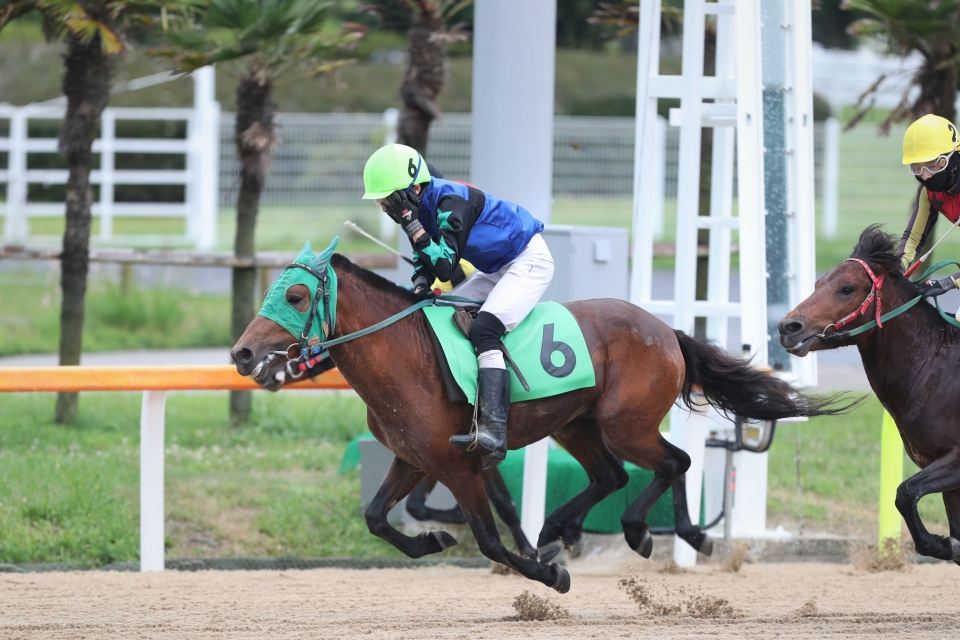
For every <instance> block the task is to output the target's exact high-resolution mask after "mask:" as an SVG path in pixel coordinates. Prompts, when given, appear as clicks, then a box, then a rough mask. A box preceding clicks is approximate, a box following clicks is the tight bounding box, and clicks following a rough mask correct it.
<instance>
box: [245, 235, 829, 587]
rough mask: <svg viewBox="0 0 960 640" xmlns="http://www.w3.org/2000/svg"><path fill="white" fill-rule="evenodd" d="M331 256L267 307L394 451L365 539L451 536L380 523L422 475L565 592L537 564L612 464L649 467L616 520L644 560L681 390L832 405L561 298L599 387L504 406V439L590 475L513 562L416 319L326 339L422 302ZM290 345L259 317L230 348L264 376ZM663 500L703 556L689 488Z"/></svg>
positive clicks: (770, 410) (686, 398)
mask: <svg viewBox="0 0 960 640" xmlns="http://www.w3.org/2000/svg"><path fill="white" fill-rule="evenodd" d="M330 252H332V248H331V249H328V251H327V252H324V253H323V254H320V256H313V257H312V259H310V260H308V262H310V265H309V266H308V267H307V269H304V265H302V264H301V265H297V264H292V265H290V267H288V269H293V271H289V273H291V274H296V273H297V269H299V270H301V271H304V270H305V271H313V273H314V274H316V275H312V276H309V281H310V283H311V286H310V287H308V286H307V285H306V284H292V285H290V286H287V285H286V284H281V285H275V286H274V287H271V292H270V293H268V296H267V299H266V300H265V302H264V308H265V309H266V308H267V305H273V306H271V307H270V308H271V309H277V308H281V307H282V305H288V307H284V308H289V309H292V310H295V312H296V313H298V314H300V316H299V317H302V318H304V321H305V322H309V323H312V322H313V319H316V320H317V322H318V323H322V325H323V327H324V328H323V329H322V330H321V332H320V333H321V335H320V339H321V340H323V341H328V342H329V350H330V354H331V356H332V357H333V359H334V361H335V362H336V364H337V367H338V368H339V369H340V372H341V373H342V374H343V377H344V378H346V380H347V381H348V382H349V383H350V385H351V386H352V387H353V388H354V390H356V392H357V394H359V396H360V397H361V398H362V399H363V401H364V402H365V403H366V404H367V407H368V411H367V422H368V426H369V428H370V431H371V432H372V433H373V435H374V436H375V437H376V438H377V440H379V441H380V442H381V443H383V444H384V445H385V446H387V447H388V448H389V449H390V450H391V451H393V453H394V454H395V456H396V457H395V458H394V460H393V463H392V464H391V466H390V469H389V470H388V471H387V475H386V477H385V478H384V479H383V484H382V485H381V487H380V489H379V491H378V492H377V494H376V496H375V497H374V499H373V501H372V502H371V503H370V505H369V506H368V508H367V510H366V513H365V518H366V521H367V526H368V528H369V530H370V532H371V533H372V534H373V535H376V536H379V537H381V538H383V539H385V540H387V541H388V542H390V543H391V544H393V545H394V546H395V547H397V548H398V549H400V550H401V551H403V552H404V553H405V554H407V555H408V556H410V557H413V558H417V557H420V556H423V555H426V554H430V553H437V552H439V551H442V550H444V549H446V548H448V547H450V546H452V545H454V544H456V540H455V539H454V538H453V537H452V536H451V535H450V534H448V533H447V532H445V531H430V532H425V533H422V534H420V535H418V536H416V537H410V536H406V535H403V534H402V533H400V532H399V531H397V530H396V529H394V528H393V527H392V526H391V525H390V524H389V523H388V522H387V514H388V513H389V511H390V509H392V508H393V507H394V505H396V503H397V502H398V501H400V500H401V499H402V498H403V497H404V496H406V495H407V494H408V493H409V492H410V491H411V490H412V489H413V488H414V487H415V486H416V485H417V483H418V482H420V480H422V479H423V478H424V477H425V475H429V476H432V477H434V478H436V479H437V480H439V481H440V482H442V483H443V484H444V485H446V486H447V487H448V488H449V489H450V491H451V492H452V493H453V495H454V497H455V498H456V500H457V503H458V504H459V505H460V507H461V509H462V510H463V513H464V516H465V517H466V519H467V522H468V524H469V525H470V528H471V530H472V531H473V534H474V536H475V537H476V540H477V544H478V545H479V548H480V550H481V552H482V553H483V554H484V555H485V556H486V557H488V558H490V559H491V560H493V561H496V562H500V563H502V564H505V565H507V566H509V567H511V568H513V569H515V570H516V571H518V572H519V573H521V574H522V575H524V576H526V577H527V578H530V579H533V580H537V581H538V582H541V583H543V584H545V585H547V586H549V587H552V588H554V589H556V590H557V591H559V592H561V593H565V592H567V591H568V590H569V588H570V576H569V574H568V573H567V571H566V570H565V569H564V568H563V567H562V566H560V565H557V564H552V563H550V564H548V563H547V562H546V560H547V559H549V558H552V557H553V556H554V555H556V553H557V552H558V551H559V549H560V546H561V540H562V537H563V535H564V533H565V531H566V530H567V528H568V527H569V526H570V525H571V524H572V523H573V522H575V521H576V520H577V519H578V518H580V517H581V516H582V515H583V514H585V513H586V512H587V511H588V510H589V509H591V508H592V507H593V506H594V505H596V504H597V503H598V502H600V501H601V500H603V499H604V498H605V497H607V496H608V495H610V494H611V493H613V492H614V491H616V490H617V489H620V488H621V487H623V486H624V485H626V483H627V481H628V479H629V476H628V474H627V472H626V471H625V470H624V468H623V465H622V464H621V463H620V460H629V461H630V462H633V463H634V464H637V465H639V466H642V467H645V468H647V469H652V470H653V472H654V479H653V481H652V482H651V483H650V485H648V486H647V487H646V489H644V490H643V492H642V493H641V494H640V495H639V496H638V497H637V499H636V501H635V502H634V503H633V504H632V505H631V506H630V507H629V508H628V509H627V510H626V513H624V515H623V517H622V518H621V522H622V525H623V531H624V537H625V538H626V540H627V543H628V544H629V545H630V547H631V548H632V549H634V550H635V551H637V552H638V553H639V554H640V555H641V556H643V557H647V558H648V557H649V556H650V552H651V550H652V536H651V533H650V529H649V527H648V526H647V524H646V523H645V522H644V520H645V518H646V516H647V513H648V512H649V510H650V508H651V507H652V506H653V504H654V502H656V500H657V499H658V498H659V497H660V496H661V495H663V493H664V492H665V491H666V490H667V489H668V488H670V486H671V485H673V483H674V482H675V481H676V480H677V479H678V478H680V477H681V475H682V474H683V473H684V472H685V471H686V470H687V468H688V467H689V465H690V458H689V456H688V455H687V454H686V453H684V452H683V451H682V450H680V449H678V448H677V447H675V446H673V445H672V444H670V443H669V442H667V441H666V440H665V439H664V438H663V436H662V435H661V434H660V430H659V427H660V422H661V420H662V419H663V417H664V416H665V415H666V414H667V412H668V411H669V409H670V407H671V406H672V405H673V403H674V401H675V400H676V399H677V397H678V396H680V399H681V400H682V401H683V402H684V403H686V404H687V406H691V403H692V402H693V400H691V394H692V393H693V390H694V385H698V386H699V387H700V388H701V389H702V392H703V395H704V398H705V399H706V400H707V402H709V403H711V404H713V405H714V406H716V407H718V408H719V409H720V410H722V411H725V412H728V413H731V414H737V415H740V416H742V417H745V418H752V419H758V420H769V419H777V418H785V417H788V416H813V415H822V414H832V413H836V412H838V411H840V410H842V408H841V409H838V408H836V407H834V406H833V404H832V403H831V400H829V399H826V400H825V399H821V398H809V397H804V396H799V395H796V394H795V391H794V390H793V389H792V388H791V387H790V386H789V385H788V384H787V383H785V382H783V381H781V380H779V379H777V378H775V377H772V376H770V375H767V374H766V373H764V372H762V371H760V370H758V369H755V368H753V367H750V366H749V365H748V363H746V362H744V361H743V360H741V359H739V358H734V357H731V356H728V355H727V354H726V353H725V352H723V351H722V350H721V349H719V348H717V347H713V346H710V345H707V344H704V343H701V342H698V341H697V340H694V339H693V338H690V337H688V336H687V335H685V334H684V333H682V332H680V331H674V330H672V329H670V328H669V327H668V326H667V325H666V324H664V323H663V322H661V321H660V320H658V319H657V318H656V317H654V316H652V315H650V314H649V313H647V312H645V311H644V310H642V309H640V308H638V307H635V306H633V305H631V304H629V303H627V302H624V301H622V300H590V301H585V302H572V303H569V304H567V305H565V306H566V307H567V308H568V309H569V310H570V312H571V313H572V314H573V316H574V317H575V318H576V320H577V322H578V324H579V326H580V329H581V331H582V332H583V335H584V338H585V340H586V344H587V346H588V348H589V351H590V355H591V360H592V363H593V366H594V370H595V373H596V386H594V387H591V388H586V389H580V390H577V391H571V392H567V393H564V394H561V395H557V396H553V397H549V398H543V399H539V400H531V401H525V402H517V403H514V404H512V405H511V409H510V417H509V421H510V430H509V443H508V446H509V448H510V449H518V448H520V447H524V446H526V445H528V444H531V443H533V442H536V441H538V440H541V439H543V438H545V437H547V436H550V435H552V436H553V437H554V438H556V440H557V441H558V442H559V443H560V444H561V445H562V446H563V447H564V448H566V449H567V451H569V452H570V454H571V455H573V457H574V458H576V460H577V461H578V462H579V463H580V464H581V465H583V468H584V470H585V471H586V473H587V476H588V477H589V480H590V482H589V484H588V486H587V487H586V488H585V489H584V490H583V491H582V492H581V493H579V494H578V495H576V496H574V497H573V498H572V499H571V500H570V501H568V502H567V503H566V504H564V505H562V506H561V507H560V508H559V509H557V510H556V511H555V512H554V513H552V514H550V515H549V516H548V517H547V519H546V521H545V523H544V525H543V529H542V530H541V532H540V537H539V540H538V548H539V549H540V557H539V559H534V558H522V557H520V556H518V555H516V554H514V553H512V552H510V551H508V550H507V549H506V548H504V546H503V545H502V544H501V542H500V537H499V534H498V532H497V527H496V523H495V522H494V519H493V516H492V514H491V512H490V505H489V503H488V501H487V496H486V494H485V492H484V486H483V482H482V480H481V468H482V465H483V460H482V459H481V457H480V455H479V453H477V452H472V453H468V452H463V451H458V450H456V449H454V448H453V447H451V446H450V445H449V443H448V440H449V438H450V436H452V435H454V434H457V433H466V432H467V431H468V430H469V428H470V424H471V416H472V407H471V406H470V405H469V404H467V403H465V402H460V403H455V402H449V401H448V400H447V399H446V392H445V386H444V382H443V378H442V373H441V370H440V366H439V364H438V362H437V359H436V356H435V354H434V350H433V345H432V343H431V341H430V337H429V334H428V329H427V324H426V322H427V321H426V319H425V317H424V315H423V314H420V313H415V314H412V315H409V316H407V317H405V318H403V319H402V320H400V321H397V322H395V323H393V324H389V325H388V326H385V327H383V328H381V329H380V330H378V331H376V332H374V333H369V334H366V332H365V335H364V336H363V337H360V338H358V339H356V340H351V341H346V342H341V343H339V344H337V345H336V346H333V341H331V338H333V336H332V335H327V330H328V328H329V331H330V333H331V334H336V335H337V336H340V338H339V339H341V340H342V339H343V338H344V337H346V336H347V334H351V333H354V332H358V331H361V330H363V329H367V328H370V327H371V326H372V325H374V324H376V323H378V322H381V321H383V320H385V319H387V318H388V317H390V316H392V315H394V314H397V313H399V312H402V311H403V310H405V309H408V308H409V307H411V306H412V305H414V304H415V303H417V302H418V299H417V297H416V296H414V295H413V294H412V293H411V292H410V291H408V290H406V289H402V288H400V287H398V286H396V285H395V284H393V283H392V282H389V281H388V280H386V279H384V278H382V277H380V276H378V275H376V274H374V273H372V272H370V271H366V270H364V269H362V268H360V267H357V266H356V265H354V264H353V263H351V262H350V261H349V260H348V259H347V258H345V257H343V256H341V255H338V254H333V255H332V257H327V256H328V255H329V253H330ZM298 260H300V259H299V258H298ZM321 274H331V276H334V277H330V276H323V275H321ZM300 277H304V276H303V274H300ZM283 278H284V276H283V275H281V280H282V279H283ZM328 279H329V280H330V281H331V283H330V284H329V285H328V283H327V280H328ZM284 282H287V281H284ZM328 286H329V289H327V287H328ZM321 302H322V304H321ZM309 330H310V329H309V326H308V327H306V328H305V330H304V337H303V342H301V344H308V343H307V342H306V335H307V332H308V331H309ZM291 343H293V344H291ZM296 343H297V340H296V338H295V337H294V336H293V334H292V333H291V332H289V331H287V330H285V329H284V328H283V327H281V326H280V324H278V323H277V322H275V321H273V320H269V319H268V318H267V317H265V316H263V315H258V316H257V317H256V318H254V320H253V321H252V322H251V323H250V325H249V326H248V327H247V330H246V331H245V332H244V334H243V335H242V336H241V337H240V340H239V341H238V342H237V344H236V345H235V346H234V348H233V350H232V351H231V355H232V356H233V359H234V361H235V362H236V365H237V371H238V372H239V373H240V374H241V375H251V374H253V376H254V378H255V379H262V378H263V377H265V376H266V375H267V372H268V371H269V367H268V366H264V365H265V364H267V363H271V362H274V361H275V360H276V358H277V357H278V356H279V357H289V356H288V355H286V354H289V349H288V348H289V347H292V346H296ZM673 498H674V507H675V518H676V527H677V533H678V535H680V536H682V537H684V539H685V540H687V541H688V542H689V543H690V544H691V545H693V546H694V548H697V549H700V550H702V551H706V550H709V546H710V545H709V540H708V539H707V538H706V536H705V535H704V534H703V532H702V531H700V530H699V529H698V528H697V527H695V526H694V525H693V524H692V523H691V522H690V518H689V514H688V510H687V503H686V496H685V492H684V491H682V490H675V491H674V492H673Z"/></svg>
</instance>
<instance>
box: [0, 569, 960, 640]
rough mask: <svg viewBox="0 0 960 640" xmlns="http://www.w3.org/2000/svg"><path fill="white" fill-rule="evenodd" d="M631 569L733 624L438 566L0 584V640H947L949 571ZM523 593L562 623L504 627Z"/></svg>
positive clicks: (34, 577)
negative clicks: (893, 638) (541, 600)
mask: <svg viewBox="0 0 960 640" xmlns="http://www.w3.org/2000/svg"><path fill="white" fill-rule="evenodd" d="M638 568H640V573H639V574H630V575H639V578H640V579H642V580H643V582H641V584H642V585H643V586H644V588H645V589H646V590H647V593H648V594H649V595H651V596H652V597H653V599H654V601H655V602H656V603H659V604H660V605H665V606H666V607H667V608H669V607H670V606H672V605H677V604H680V603H684V602H692V601H693V600H696V597H697V596H701V597H700V598H699V600H697V602H700V603H701V605H702V604H703V603H705V602H706V603H708V604H710V603H713V604H716V603H715V601H713V598H717V597H722V598H726V599H727V600H729V603H730V605H731V606H732V607H733V609H734V611H733V612H730V611H729V610H728V611H727V612H726V614H724V612H723V611H722V610H721V609H722V608H717V607H712V606H706V607H704V606H700V607H699V608H696V609H695V612H696V613H700V614H702V615H706V616H708V617H703V618H696V617H693V616H692V615H691V614H690V613H689V610H687V609H685V610H684V611H683V612H681V613H673V614H669V613H668V614H664V613H662V608H661V613H659V614H657V613H653V612H651V611H650V607H649V606H648V607H647V612H646V613H640V610H639V606H638V605H637V604H636V603H635V602H634V601H633V600H632V599H631V598H630V597H629V596H628V595H627V594H626V593H625V592H624V591H622V590H620V589H619V588H618V582H619V579H620V578H621V577H623V575H624V574H620V575H616V574H606V575H595V574H586V573H584V572H583V570H580V571H576V572H572V575H573V588H572V590H571V591H570V593H568V594H566V595H564V596H561V595H559V594H557V593H555V592H553V591H551V590H549V589H547V588H545V587H542V586H540V585H537V584H534V583H531V582H529V581H526V580H524V579H522V578H519V577H516V576H501V575H493V574H492V573H491V572H490V571H489V570H477V569H456V568H450V567H438V568H425V569H410V570H401V569H397V570H370V571H349V570H340V569H317V570H312V571H285V572H275V571H258V572H241V571H231V572H212V571H208V572H197V573H184V572H166V573H163V574H146V575H141V574H135V573H103V572H91V573H71V574H64V573H61V574H0V638H181V637H189V638H231V639H233V638H265V637H270V638H311V639H316V638H347V637H356V636H362V637H368V638H405V639H406V638H469V639H470V640H474V639H479V638H495V639H499V638H524V639H530V638H583V637H598V638H619V637H624V638H694V637H703V636H704V635H710V636H713V637H741V638H742V637H761V636H762V637H780V638H800V637H804V638H809V637H827V636H829V637H831V638H848V637H849V638H854V637H857V638H859V637H866V636H876V635H878V634H897V637H909V638H947V637H955V636H956V634H957V632H958V630H960V598H958V597H957V593H960V567H957V566H955V565H953V564H951V565H946V564H941V565H921V566H915V567H913V568H912V570H910V571H908V572H905V573H899V572H894V573H879V574H877V573H865V572H862V571H858V570H856V569H854V568H852V567H850V566H845V565H826V564H783V565H776V564H766V565H759V564H747V565H744V566H743V568H742V569H741V571H740V573H737V574H731V573H726V572H723V571H721V570H720V569H719V568H717V567H716V566H712V567H698V568H697V569H696V570H694V571H692V572H687V573H684V574H681V575H669V574H661V573H658V572H657V568H658V565H657V564H656V563H649V562H648V563H647V564H646V565H638ZM524 590H529V591H531V592H532V593H534V594H537V595H539V596H544V597H546V598H548V599H549V600H551V601H552V602H555V603H558V604H560V605H562V606H563V607H565V608H566V609H567V611H568V612H569V614H570V618H568V619H564V620H555V621H545V622H518V621H517V620H516V611H515V610H514V607H513V602H514V599H515V598H516V597H517V596H518V595H520V594H521V593H522V592H523V591H524ZM731 613H732V615H735V616H737V617H716V616H724V615H726V616H729V615H731ZM711 616H712V617H711Z"/></svg>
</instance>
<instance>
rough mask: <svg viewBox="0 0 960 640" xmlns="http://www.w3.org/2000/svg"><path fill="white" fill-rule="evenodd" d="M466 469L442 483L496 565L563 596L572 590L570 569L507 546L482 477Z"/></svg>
mask: <svg viewBox="0 0 960 640" xmlns="http://www.w3.org/2000/svg"><path fill="white" fill-rule="evenodd" d="M466 467H467V465H466V464H464V465H463V470H462V472H461V473H459V474H457V475H451V476H449V477H446V478H443V479H442V482H443V483H444V484H445V485H447V487H448V488H449V489H450V491H451V492H453V495H454V497H455V498H456V499H457V504H459V505H460V508H461V509H462V510H463V515H465V516H466V518H467V523H468V524H469V525H470V529H471V530H472V531H473V535H474V537H475V538H476V539H477V545H478V546H479V547H480V552H481V553H482V554H483V555H485V556H486V557H488V558H490V559H491V560H493V561H494V562H499V563H501V564H505V565H507V566H508V567H510V568H511V569H515V570H516V571H518V572H519V573H520V574H522V575H523V576H524V577H527V578H530V579H531V580H536V581H537V582H542V583H543V584H545V585H547V586H548V587H551V588H553V589H556V590H557V591H559V592H560V593H566V592H567V591H569V590H570V574H569V573H567V570H566V569H564V568H563V567H561V566H560V565H558V564H544V563H542V562H539V561H538V560H534V559H529V558H522V557H520V556H518V555H517V554H515V553H513V552H511V551H509V550H507V548H506V547H505V546H503V542H502V541H501V540H500V533H499V532H498V531H497V524H496V522H495V521H494V519H493V512H491V511H490V503H489V502H488V501H487V494H486V492H485V491H484V489H483V481H482V480H481V478H480V474H479V473H477V472H476V471H471V470H470V469H469V468H466Z"/></svg>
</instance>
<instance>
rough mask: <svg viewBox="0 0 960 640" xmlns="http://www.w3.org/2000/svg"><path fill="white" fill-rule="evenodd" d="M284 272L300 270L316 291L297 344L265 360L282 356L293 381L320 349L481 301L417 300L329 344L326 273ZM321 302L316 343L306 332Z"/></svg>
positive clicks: (331, 315) (332, 323) (332, 317)
mask: <svg viewBox="0 0 960 640" xmlns="http://www.w3.org/2000/svg"><path fill="white" fill-rule="evenodd" d="M328 266H329V264H324V265H322V270H323V271H326V268H327V267H328ZM286 269H303V270H304V271H306V272H307V273H309V274H310V275H312V276H313V277H315V278H316V279H317V281H318V284H317V289H316V291H315V292H314V295H313V304H312V305H311V307H310V315H309V316H308V317H307V324H306V326H304V328H303V332H302V333H301V334H300V340H299V341H298V342H296V343H294V344H291V345H290V346H289V347H287V349H286V351H272V352H270V354H269V356H268V357H273V356H277V357H279V356H286V357H287V360H288V362H287V367H286V369H287V374H288V375H290V376H292V377H294V378H298V377H300V376H302V375H303V373H304V372H305V371H306V370H307V369H308V368H310V367H312V366H314V365H315V364H317V362H318V361H319V360H320V358H321V355H320V354H321V352H322V351H323V350H324V349H326V348H328V347H335V346H337V345H338V344H343V343H344V342H350V341H351V340H356V339H357V338H362V337H364V336H368V335H370V334H371V333H376V332H377V331H380V330H381V329H383V328H385V327H389V326H390V325H391V324H394V323H395V322H397V321H399V320H402V319H403V318H406V317H407V316H409V315H412V314H414V313H416V312H417V311H419V310H420V309H423V308H424V307H429V306H431V305H435V304H457V303H466V304H483V300H473V299H471V298H464V297H462V296H453V295H441V296H436V297H434V298H428V299H426V300H421V301H420V302H418V303H416V304H414V305H413V306H410V307H407V308H406V309H404V310H403V311H400V312H399V313H395V314H393V315H392V316H390V317H389V318H387V319H385V320H381V321H380V322H377V323H376V324H373V325H370V326H369V327H367V328H365V329H360V330H358V331H354V332H353V333H348V334H347V335H345V336H340V337H339V338H333V339H332V340H330V339H329V338H330V336H332V335H333V332H334V331H335V330H336V311H335V310H331V309H330V278H329V277H328V276H327V275H326V273H323V274H321V273H320V272H318V271H317V270H315V269H313V268H311V267H309V266H307V265H305V264H301V263H299V262H291V263H290V264H288V265H287V266H286V267H285V268H284V270H286ZM321 299H322V300H323V327H322V329H321V332H320V333H321V334H322V336H323V337H322V338H320V339H318V338H317V337H316V336H314V337H313V338H310V339H308V338H307V336H308V335H309V334H310V329H311V328H312V327H313V320H314V318H315V317H316V316H317V304H318V302H319V301H320V300H321ZM293 347H299V349H300V355H299V356H298V357H297V358H291V357H290V350H291V349H292V348H293Z"/></svg>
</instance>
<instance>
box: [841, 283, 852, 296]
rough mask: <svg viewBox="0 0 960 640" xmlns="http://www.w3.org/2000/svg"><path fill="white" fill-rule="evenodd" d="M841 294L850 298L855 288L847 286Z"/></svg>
mask: <svg viewBox="0 0 960 640" xmlns="http://www.w3.org/2000/svg"><path fill="white" fill-rule="evenodd" d="M840 293H842V294H843V295H845V296H848V295H850V294H851V293H853V287H851V286H850V285H847V286H845V287H844V288H843V289H840Z"/></svg>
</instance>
